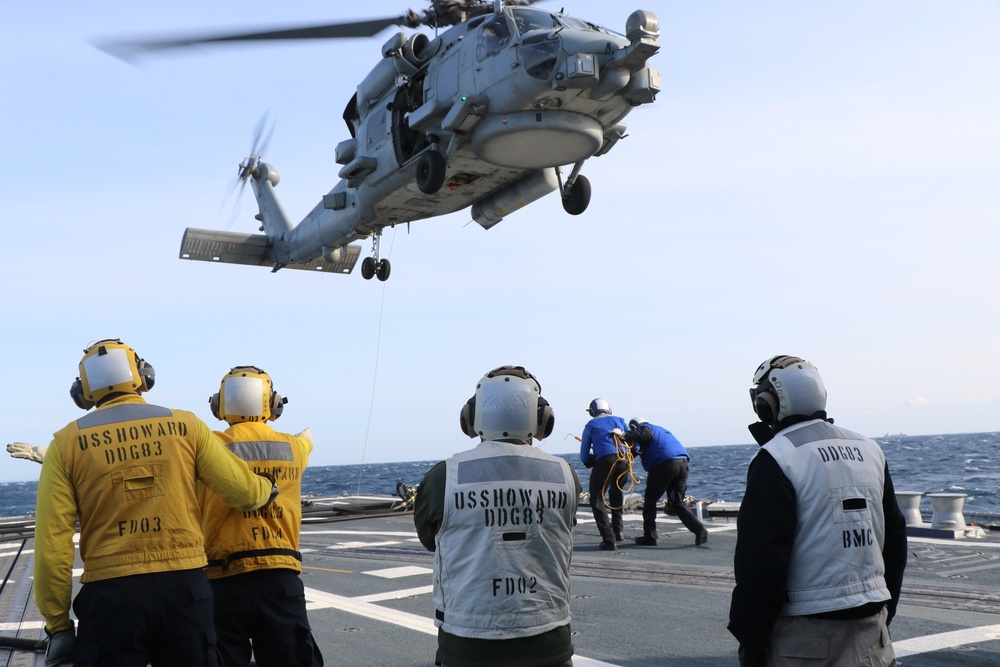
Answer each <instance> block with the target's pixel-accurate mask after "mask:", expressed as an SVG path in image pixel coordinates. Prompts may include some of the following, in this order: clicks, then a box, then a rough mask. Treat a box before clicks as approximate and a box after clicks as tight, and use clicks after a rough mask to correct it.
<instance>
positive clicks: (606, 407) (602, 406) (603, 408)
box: [587, 398, 611, 417]
mask: <svg viewBox="0 0 1000 667" xmlns="http://www.w3.org/2000/svg"><path fill="white" fill-rule="evenodd" d="M587 414H589V415H590V416H591V417H596V416H597V415H602V414H603V415H610V414H611V404H610V403H608V402H607V401H606V400H604V399H603V398H595V399H594V400H592V401H591V402H590V405H589V406H587Z"/></svg>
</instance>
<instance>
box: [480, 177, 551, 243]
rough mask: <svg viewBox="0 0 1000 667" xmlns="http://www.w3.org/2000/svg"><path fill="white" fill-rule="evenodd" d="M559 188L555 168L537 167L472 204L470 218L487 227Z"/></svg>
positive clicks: (484, 227)
mask: <svg viewBox="0 0 1000 667" xmlns="http://www.w3.org/2000/svg"><path fill="white" fill-rule="evenodd" d="M558 189H559V179H558V178H557V177H556V170H555V169H539V170H538V171H533V172H531V173H530V174H528V175H527V176H525V177H524V178H521V179H520V180H517V181H515V182H513V183H511V184H510V185H508V186H507V187H505V188H502V189H500V190H498V191H497V192H494V193H493V194H492V195H490V196H489V197H486V198H485V199H483V200H482V201H478V202H476V203H475V204H473V205H472V219H473V220H475V221H476V222H477V223H478V224H479V226H480V227H482V228H483V229H489V228H490V227H492V226H493V225H495V224H497V223H498V222H500V221H501V220H503V219H504V216H505V215H509V214H511V213H513V212H514V211H519V210H521V209H522V208H524V207H525V206H527V205H528V204H530V203H532V202H534V201H537V200H538V199H541V198H542V197H544V196H545V195H547V194H549V193H550V192H555V191H556V190H558Z"/></svg>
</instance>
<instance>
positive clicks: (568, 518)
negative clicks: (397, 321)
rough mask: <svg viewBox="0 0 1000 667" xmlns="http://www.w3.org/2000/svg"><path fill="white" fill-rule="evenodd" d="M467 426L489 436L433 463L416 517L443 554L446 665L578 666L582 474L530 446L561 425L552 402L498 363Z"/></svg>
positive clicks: (424, 538)
mask: <svg viewBox="0 0 1000 667" xmlns="http://www.w3.org/2000/svg"><path fill="white" fill-rule="evenodd" d="M460 423H461V427H462V431H463V432H464V433H465V434H466V435H468V436H469V437H470V438H475V437H479V438H480V439H481V442H480V444H479V445H478V446H476V447H475V448H474V449H472V450H469V451H466V452H462V453H460V454H456V455H455V456H453V457H451V458H450V459H448V460H447V461H442V462H441V463H438V464H437V465H435V466H434V467H433V468H431V469H430V471H429V472H428V473H427V474H426V475H425V476H424V479H423V481H422V482H421V483H420V487H419V488H418V490H417V497H416V500H415V504H414V514H413V521H414V524H415V525H416V528H417V535H418V537H419V538H420V542H421V543H422V544H423V545H424V546H425V547H426V548H427V549H428V550H429V551H433V552H434V604H435V607H436V611H435V619H434V623H435V625H437V627H438V650H437V656H436V659H437V664H439V665H444V666H446V667H473V666H475V665H482V664H489V665H492V666H494V667H563V666H571V665H572V664H573V662H572V656H573V644H572V643H571V641H570V626H569V623H570V609H569V565H570V558H571V556H572V553H573V532H572V531H573V524H574V523H575V516H576V510H577V505H578V503H579V497H580V480H579V479H577V476H576V473H575V472H573V470H572V468H570V466H569V464H568V463H567V462H566V461H565V460H563V459H560V458H557V457H555V456H552V455H551V454H548V453H547V452H543V451H541V450H539V449H535V448H534V447H532V446H531V439H532V437H534V438H536V439H538V440H541V439H542V438H545V437H547V436H548V435H550V434H551V433H552V428H553V426H554V424H555V420H554V417H553V414H552V408H551V407H549V404H548V402H547V401H546V400H545V399H544V398H542V396H541V387H540V385H539V384H538V381H537V380H536V379H535V377H534V376H533V375H531V373H529V372H527V371H526V370H524V368H522V367H520V366H501V367H500V368H497V369H494V370H492V371H490V372H489V373H487V374H486V376H485V377H484V378H482V379H481V380H480V381H479V384H478V385H476V394H475V396H473V397H472V398H470V399H469V400H468V402H467V403H466V404H465V406H464V407H463V408H462V411H461V417H460Z"/></svg>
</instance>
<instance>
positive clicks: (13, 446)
mask: <svg viewBox="0 0 1000 667" xmlns="http://www.w3.org/2000/svg"><path fill="white" fill-rule="evenodd" d="M48 448H49V446H48V445H38V446H36V447H32V446H31V445H29V444H28V443H26V442H10V443H7V453H8V454H10V455H11V457H12V458H15V459H27V460H28V461H34V462H35V463H41V462H42V459H44V458H45V452H46V450H48Z"/></svg>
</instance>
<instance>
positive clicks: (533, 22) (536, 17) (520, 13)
mask: <svg viewBox="0 0 1000 667" xmlns="http://www.w3.org/2000/svg"><path fill="white" fill-rule="evenodd" d="M513 15H514V25H516V26H517V32H518V34H521V35H524V34H527V33H529V32H531V31H533V30H555V29H556V28H559V27H561V26H560V24H559V21H557V20H556V19H555V17H554V16H552V14H550V13H549V12H543V11H542V10H540V9H515V10H514V11H513Z"/></svg>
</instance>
